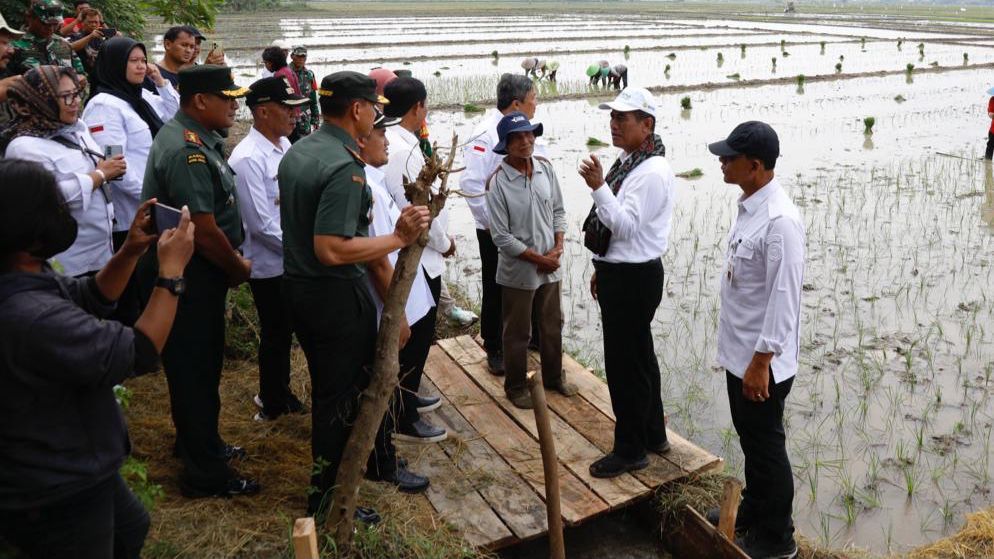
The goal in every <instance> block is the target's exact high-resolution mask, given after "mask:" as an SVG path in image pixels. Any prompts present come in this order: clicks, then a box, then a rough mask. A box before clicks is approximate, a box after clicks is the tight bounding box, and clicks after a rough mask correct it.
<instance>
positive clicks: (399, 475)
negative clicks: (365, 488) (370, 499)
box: [366, 467, 431, 493]
mask: <svg viewBox="0 0 994 559" xmlns="http://www.w3.org/2000/svg"><path fill="white" fill-rule="evenodd" d="M366 479H368V480H371V481H385V482H387V483H392V484H394V485H396V486H397V489H398V490H400V491H401V492H403V493H423V492H424V491H425V490H426V489H428V485H429V484H430V483H431V482H430V481H428V478H426V477H425V476H422V475H418V474H416V473H414V472H412V471H410V470H408V469H407V468H400V467H398V468H396V469H395V470H394V471H392V472H386V473H380V474H376V473H374V472H371V471H368V470H367V471H366Z"/></svg>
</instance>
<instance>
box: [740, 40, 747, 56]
mask: <svg viewBox="0 0 994 559" xmlns="http://www.w3.org/2000/svg"><path fill="white" fill-rule="evenodd" d="M740 48H741V49H742V57H743V58H745V54H746V46H745V43H743V44H742V45H740Z"/></svg>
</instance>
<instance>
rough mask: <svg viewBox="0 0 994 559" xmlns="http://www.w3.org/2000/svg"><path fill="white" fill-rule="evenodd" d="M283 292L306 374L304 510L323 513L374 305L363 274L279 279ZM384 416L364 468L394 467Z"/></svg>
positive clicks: (366, 354)
mask: <svg viewBox="0 0 994 559" xmlns="http://www.w3.org/2000/svg"><path fill="white" fill-rule="evenodd" d="M283 288H284V290H283V293H284V296H285V298H286V304H287V308H288V310H289V311H290V320H291V325H292V327H293V331H294V332H295V333H296V334H297V339H298V340H299V341H300V347H301V348H302V349H303V350H304V355H305V356H306V357H307V368H308V370H309V371H310V376H311V456H312V458H313V460H314V464H313V466H312V467H313V470H312V475H311V488H310V490H309V491H308V506H307V510H308V513H309V514H311V515H323V514H324V512H325V511H326V510H327V507H328V505H329V504H330V501H331V491H332V490H333V489H334V484H335V477H336V476H337V475H338V466H339V464H340V463H341V461H342V454H343V453H344V451H345V444H346V443H347V442H348V439H349V435H350V434H351V432H352V424H353V422H354V421H355V418H356V416H357V414H358V411H359V394H360V393H361V392H362V390H364V389H365V388H366V386H367V385H368V384H369V368H370V367H371V366H372V364H373V350H374V348H375V344H376V307H375V306H374V305H373V301H372V299H370V297H369V292H368V291H367V290H366V282H365V279H364V278H361V277H360V278H358V279H351V280H346V279H332V278H327V279H300V278H289V277H284V282H283ZM390 415H391V414H389V413H388V414H386V418H385V419H384V422H383V424H381V426H380V432H379V433H377V435H376V446H375V448H374V449H373V454H372V455H371V456H370V460H369V463H368V464H367V468H369V469H370V470H373V469H374V468H375V469H376V470H378V471H379V472H380V473H383V472H384V471H391V468H395V467H396V454H395V449H394V447H393V443H392V442H391V440H390V436H389V434H390V433H391V432H392V430H393V425H392V420H391V418H390Z"/></svg>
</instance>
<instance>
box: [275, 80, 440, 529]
mask: <svg viewBox="0 0 994 559" xmlns="http://www.w3.org/2000/svg"><path fill="white" fill-rule="evenodd" d="M318 95H320V104H321V113H322V118H323V120H324V124H323V125H322V126H321V128H319V129H318V130H317V131H316V132H314V133H313V134H311V135H310V136H307V137H306V138H303V139H302V140H300V141H299V142H297V143H296V144H294V145H293V147H291V148H290V149H289V150H288V151H287V154H286V155H285V156H284V157H283V161H282V162H281V163H280V168H279V173H278V177H279V186H280V216H281V222H282V225H283V264H284V283H283V286H284V298H285V301H286V304H287V307H288V310H289V312H290V317H291V320H292V323H293V328H294V331H295V332H296V333H297V339H298V340H300V345H301V347H302V348H303V350H304V354H305V355H306V356H307V366H308V369H309V371H310V376H311V402H312V405H311V420H312V428H311V454H312V456H313V459H314V473H313V475H312V478H311V486H312V487H311V490H310V491H309V492H308V511H309V513H310V514H311V515H318V516H322V515H323V514H324V513H325V512H326V510H327V505H328V503H329V502H330V500H331V499H330V497H331V496H330V491H331V489H332V486H333V485H334V482H335V477H336V476H337V474H338V466H339V463H340V462H341V458H342V452H343V451H344V449H345V444H346V442H347V441H348V437H349V433H350V429H351V425H352V422H353V421H354V419H355V417H356V413H357V411H358V404H359V392H360V391H361V390H362V389H363V388H365V386H366V385H367V384H368V382H369V377H368V373H367V370H368V367H370V366H371V365H372V363H373V350H374V346H375V344H376V331H377V324H376V307H375V306H374V303H373V301H372V299H371V298H370V296H369V291H368V289H367V287H366V266H365V263H366V262H369V261H371V260H375V259H378V258H380V257H383V256H385V255H387V254H389V253H391V252H393V251H395V250H398V249H400V248H402V247H404V246H407V245H409V244H411V243H413V242H414V241H415V240H416V239H417V237H418V235H419V234H420V233H421V232H422V231H424V230H425V229H427V228H428V225H429V223H430V220H431V217H430V214H429V212H428V208H426V207H424V206H408V207H407V208H404V210H403V212H402V213H401V216H400V218H399V219H398V221H397V224H396V228H395V230H394V232H393V233H392V234H389V235H382V236H377V237H369V236H368V233H369V223H370V221H371V220H372V212H373V211H382V210H376V209H374V208H373V207H372V191H371V190H370V188H369V185H368V184H366V173H365V171H364V170H363V166H364V163H363V161H362V159H361V158H360V157H359V153H358V152H359V147H358V145H357V143H356V140H357V139H358V138H364V137H366V136H368V135H369V134H370V132H372V130H373V124H374V121H375V119H376V109H375V108H374V104H375V103H386V102H388V101H387V100H386V99H384V98H382V97H380V96H378V95H376V83H375V82H374V81H373V80H372V79H370V78H368V77H366V76H364V75H362V74H359V73H357V72H336V73H334V74H331V75H329V76H325V78H324V79H323V80H321V88H320V89H319V90H318ZM407 333H408V336H409V335H410V330H409V329H408V330H407ZM402 341H405V340H402ZM384 423H387V422H386V421H385V422H384ZM384 435H385V436H384ZM376 441H377V448H376V449H374V456H371V457H370V466H369V468H368V470H369V471H370V472H372V475H373V476H374V477H375V478H376V479H379V480H383V481H389V482H392V483H394V484H396V485H397V486H398V488H399V489H400V490H401V491H408V492H418V491H423V490H425V489H426V488H427V486H428V480H427V478H424V477H422V476H419V475H417V474H413V473H411V472H409V471H408V470H407V469H406V468H405V467H403V466H402V465H399V464H397V461H396V458H395V456H394V455H393V448H392V444H391V443H390V437H389V426H385V427H384V428H381V432H380V433H379V434H378V435H377V437H376ZM367 512H368V511H367ZM363 515H364V513H363V511H359V512H358V513H357V516H359V517H360V519H362V518H363Z"/></svg>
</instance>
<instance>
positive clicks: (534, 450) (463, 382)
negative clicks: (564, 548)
mask: <svg viewBox="0 0 994 559" xmlns="http://www.w3.org/2000/svg"><path fill="white" fill-rule="evenodd" d="M425 374H426V375H427V376H428V378H429V379H431V380H432V382H434V383H435V386H437V387H438V388H439V390H441V391H442V392H443V393H445V394H446V395H447V396H448V397H449V400H450V401H451V402H452V403H453V404H454V405H455V406H456V407H457V409H458V410H459V413H461V414H462V416H463V417H464V418H466V420H467V421H468V422H469V424H470V425H471V426H472V427H473V429H475V430H476V431H477V432H478V433H480V435H482V436H483V437H484V439H486V441H487V442H488V443H490V446H492V447H493V448H494V450H496V451H497V452H498V453H499V454H500V455H501V456H503V457H504V459H505V460H507V462H508V464H510V465H511V467H512V468H514V470H515V471H516V472H518V474H520V475H521V477H522V478H524V480H525V481H526V482H528V484H529V485H531V487H532V488H533V489H534V490H535V491H536V492H538V493H539V494H540V495H542V496H543V497H544V495H545V489H544V487H543V485H544V484H543V481H542V458H541V455H540V452H539V448H538V441H536V440H535V439H533V438H531V436H529V435H528V433H526V432H525V431H524V430H522V429H521V427H519V426H518V425H517V424H516V423H515V422H514V421H513V420H512V419H511V418H510V417H508V416H507V415H506V414H504V412H502V411H501V409H500V407H499V406H498V405H497V404H496V403H495V402H494V401H493V400H492V399H491V398H490V397H489V396H488V395H487V394H486V393H485V392H483V390H482V389H481V388H480V387H479V386H477V385H476V383H474V382H473V380H472V379H470V378H469V377H468V376H467V375H466V374H465V373H463V372H461V371H460V373H459V374H445V373H442V372H439V371H435V370H432V369H430V368H426V369H425ZM559 479H560V489H561V490H562V499H563V520H565V521H566V523H567V524H568V525H576V524H578V523H580V522H581V521H583V520H585V519H587V518H590V517H591V516H595V515H597V514H600V513H602V512H605V511H606V510H608V508H609V507H608V504H607V503H605V502H604V501H603V500H602V499H601V498H600V497H598V496H597V494H596V493H594V492H593V491H591V490H590V489H589V488H588V487H587V486H586V485H585V484H584V483H583V482H582V481H580V480H579V479H578V478H577V477H576V476H575V475H573V474H572V473H570V472H569V471H568V470H567V469H566V468H561V469H560V472H559Z"/></svg>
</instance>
